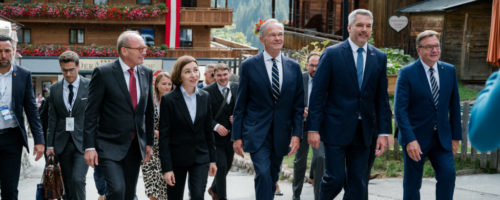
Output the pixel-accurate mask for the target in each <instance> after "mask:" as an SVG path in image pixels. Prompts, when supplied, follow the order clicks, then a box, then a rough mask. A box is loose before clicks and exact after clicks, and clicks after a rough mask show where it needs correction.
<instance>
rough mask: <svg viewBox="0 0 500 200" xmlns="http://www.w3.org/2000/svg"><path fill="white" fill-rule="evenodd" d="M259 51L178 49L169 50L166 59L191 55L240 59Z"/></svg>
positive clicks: (242, 49)
mask: <svg viewBox="0 0 500 200" xmlns="http://www.w3.org/2000/svg"><path fill="white" fill-rule="evenodd" d="M257 53H258V49H255V48H230V49H228V48H209V47H206V48H204V47H200V48H177V49H169V50H168V51H167V55H166V57H169V58H178V57H181V56H183V55H190V56H193V57H195V58H238V57H241V56H242V55H244V54H250V55H255V54H257Z"/></svg>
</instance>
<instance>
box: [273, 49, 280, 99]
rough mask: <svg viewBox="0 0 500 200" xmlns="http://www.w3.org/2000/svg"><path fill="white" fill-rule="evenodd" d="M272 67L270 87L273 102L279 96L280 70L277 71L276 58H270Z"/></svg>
mask: <svg viewBox="0 0 500 200" xmlns="http://www.w3.org/2000/svg"><path fill="white" fill-rule="evenodd" d="M271 60H272V61H273V68H272V88H273V100H274V103H276V102H277V101H278V99H279V98H280V72H279V71H278V65H276V59H275V58H272V59H271Z"/></svg>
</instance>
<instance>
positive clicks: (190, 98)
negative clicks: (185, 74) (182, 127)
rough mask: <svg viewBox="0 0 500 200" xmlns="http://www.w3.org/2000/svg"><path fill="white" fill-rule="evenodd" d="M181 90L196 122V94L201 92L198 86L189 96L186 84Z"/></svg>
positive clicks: (192, 118) (190, 114)
mask: <svg viewBox="0 0 500 200" xmlns="http://www.w3.org/2000/svg"><path fill="white" fill-rule="evenodd" d="M181 92H182V96H183V97H184V101H185V102H186V106H187V108H188V110H189V116H191V120H192V122H193V124H194V120H195V119H196V96H197V95H198V93H199V91H198V88H197V87H195V88H194V94H191V96H189V94H188V93H187V92H186V90H185V89H184V86H181Z"/></svg>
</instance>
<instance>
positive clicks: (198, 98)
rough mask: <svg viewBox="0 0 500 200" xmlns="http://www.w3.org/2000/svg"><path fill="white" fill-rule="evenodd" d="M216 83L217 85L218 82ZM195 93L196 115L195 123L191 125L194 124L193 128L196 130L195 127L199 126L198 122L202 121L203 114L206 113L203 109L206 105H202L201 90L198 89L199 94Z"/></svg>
mask: <svg viewBox="0 0 500 200" xmlns="http://www.w3.org/2000/svg"><path fill="white" fill-rule="evenodd" d="M215 85H217V84H215ZM193 95H196V115H195V117H194V123H191V125H192V126H191V128H193V130H194V127H195V126H198V125H197V124H198V123H200V120H201V119H200V118H201V115H202V114H203V113H204V110H202V109H205V108H206V107H205V106H204V105H202V102H201V100H202V99H201V98H202V97H201V96H202V92H201V91H198V94H193ZM202 111H203V112H202ZM190 119H191V118H190Z"/></svg>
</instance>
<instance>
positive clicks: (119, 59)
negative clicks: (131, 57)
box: [118, 57, 137, 73]
mask: <svg viewBox="0 0 500 200" xmlns="http://www.w3.org/2000/svg"><path fill="white" fill-rule="evenodd" d="M118 61H119V62H120V67H122V71H123V72H128V70H129V69H130V67H129V66H128V65H127V64H125V62H123V60H122V58H120V57H118ZM135 72H137V66H134V73H135Z"/></svg>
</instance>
